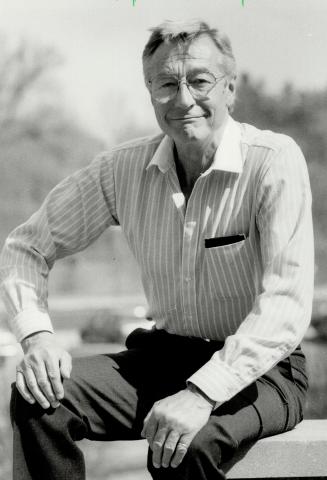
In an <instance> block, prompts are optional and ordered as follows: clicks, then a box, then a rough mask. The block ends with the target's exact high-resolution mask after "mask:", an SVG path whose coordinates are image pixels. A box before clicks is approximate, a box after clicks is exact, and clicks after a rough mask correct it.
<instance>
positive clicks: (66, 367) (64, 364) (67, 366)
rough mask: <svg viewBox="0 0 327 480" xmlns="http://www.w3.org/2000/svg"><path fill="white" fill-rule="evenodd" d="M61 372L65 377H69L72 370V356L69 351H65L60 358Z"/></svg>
mask: <svg viewBox="0 0 327 480" xmlns="http://www.w3.org/2000/svg"><path fill="white" fill-rule="evenodd" d="M59 363H60V373H61V375H62V377H63V378H69V377H70V373H71V371H72V357H71V356H70V355H69V353H68V352H64V353H63V355H62V357H61V359H60V362H59Z"/></svg>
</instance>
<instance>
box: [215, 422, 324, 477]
mask: <svg viewBox="0 0 327 480" xmlns="http://www.w3.org/2000/svg"><path fill="white" fill-rule="evenodd" d="M223 468H224V471H225V472H226V476H227V479H240V478H244V479H245V478H261V479H262V478H294V477H295V478H308V477H325V478H327V420H305V421H303V422H301V423H300V424H299V425H298V426H297V427H296V428H295V429H294V430H292V431H290V432H286V433H282V434H280V435H275V436H273V437H268V438H264V439H262V440H259V441H258V442H255V443H254V444H251V445H249V446H246V447H244V448H241V449H240V450H239V452H238V453H237V455H235V457H234V458H233V460H232V461H231V462H228V463H226V464H225V465H224V466H223Z"/></svg>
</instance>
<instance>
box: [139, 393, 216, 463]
mask: <svg viewBox="0 0 327 480" xmlns="http://www.w3.org/2000/svg"><path fill="white" fill-rule="evenodd" d="M211 412H212V405H211V404H210V403H209V402H208V400H206V399H205V398H204V397H203V396H202V395H201V394H200V393H198V392H195V391H193V390H192V391H191V390H190V389H188V388H187V389H185V390H181V391H180V392H177V393H175V394H174V395H171V396H169V397H166V398H163V399H162V400H159V401H158V402H155V403H154V405H153V407H152V408H151V410H150V411H149V413H148V415H147V416H146V418H145V419H144V426H143V430H142V433H141V435H142V436H143V437H145V438H146V439H147V441H148V443H149V445H150V448H151V450H152V462H153V465H154V467H156V468H160V467H169V466H171V467H173V468H176V467H178V465H179V464H180V463H181V461H182V460H183V458H184V456H185V454H186V452H187V449H188V447H189V445H190V443H191V442H192V440H193V438H194V437H195V435H196V434H197V433H198V431H199V430H200V429H201V428H202V427H203V426H204V425H205V424H206V423H207V421H208V419H209V417H210V414H211Z"/></svg>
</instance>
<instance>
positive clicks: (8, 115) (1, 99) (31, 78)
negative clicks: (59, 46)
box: [0, 37, 61, 132]
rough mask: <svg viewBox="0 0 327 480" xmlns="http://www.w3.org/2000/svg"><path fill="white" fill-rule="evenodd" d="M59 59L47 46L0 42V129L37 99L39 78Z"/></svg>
mask: <svg viewBox="0 0 327 480" xmlns="http://www.w3.org/2000/svg"><path fill="white" fill-rule="evenodd" d="M60 63H61V58H60V57H59V55H58V54H57V53H56V52H55V51H54V50H53V49H52V48H49V47H39V46H34V45H32V44H30V43H29V42H27V41H21V42H20V43H19V44H18V45H16V46H15V47H12V48H9V47H8V44H7V42H6V41H5V39H4V38H3V37H2V38H1V42H0V128H1V131H2V132H3V131H4V130H6V129H7V128H9V127H10V126H11V125H12V124H13V123H14V122H15V120H17V119H18V118H20V117H21V116H22V110H23V109H24V107H25V108H26V106H27V105H29V104H31V102H33V100H34V101H35V99H38V100H40V88H41V86H42V80H44V77H45V76H46V75H47V73H48V72H49V71H50V72H51V71H52V70H53V68H54V67H56V66H57V65H59V64H60Z"/></svg>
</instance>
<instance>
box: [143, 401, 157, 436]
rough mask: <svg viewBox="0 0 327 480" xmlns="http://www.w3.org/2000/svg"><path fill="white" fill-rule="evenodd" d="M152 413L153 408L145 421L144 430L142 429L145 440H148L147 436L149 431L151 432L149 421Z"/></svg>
mask: <svg viewBox="0 0 327 480" xmlns="http://www.w3.org/2000/svg"><path fill="white" fill-rule="evenodd" d="M152 412H153V408H151V410H150V411H149V413H148V414H147V416H146V417H145V419H144V420H143V429H142V432H141V436H142V437H143V438H146V436H147V431H148V430H149V421H150V418H151V415H152ZM154 433H155V432H154Z"/></svg>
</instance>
